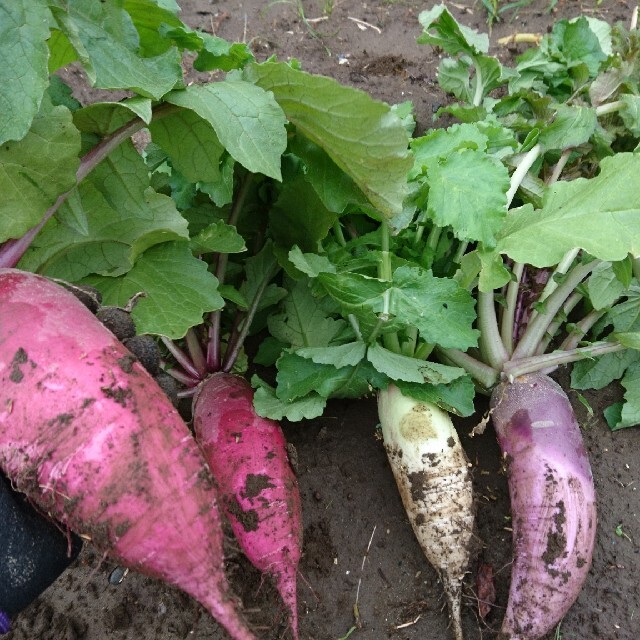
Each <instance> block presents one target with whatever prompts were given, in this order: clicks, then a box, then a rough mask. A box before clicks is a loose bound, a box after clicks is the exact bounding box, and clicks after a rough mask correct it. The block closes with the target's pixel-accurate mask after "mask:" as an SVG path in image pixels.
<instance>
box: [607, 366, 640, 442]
mask: <svg viewBox="0 0 640 640" xmlns="http://www.w3.org/2000/svg"><path fill="white" fill-rule="evenodd" d="M622 386H623V387H624V389H625V393H624V404H623V406H622V412H621V413H620V420H619V421H618V422H617V424H615V425H614V426H611V425H609V426H610V427H611V429H612V430H613V431H616V430H618V429H625V428H627V427H635V426H636V425H638V424H640V362H638V361H636V362H634V363H633V364H632V365H631V366H630V367H629V368H628V369H627V372H626V373H625V375H624V378H622Z"/></svg>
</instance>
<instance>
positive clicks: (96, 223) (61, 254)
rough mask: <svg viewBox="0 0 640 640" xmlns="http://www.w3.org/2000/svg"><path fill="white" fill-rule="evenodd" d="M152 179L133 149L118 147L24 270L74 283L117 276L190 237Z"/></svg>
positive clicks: (39, 242) (52, 225) (44, 234)
mask: <svg viewBox="0 0 640 640" xmlns="http://www.w3.org/2000/svg"><path fill="white" fill-rule="evenodd" d="M148 180H149V178H148V173H147V170H146V166H145V164H144V161H143V160H142V158H141V157H140V156H139V155H138V153H137V152H136V150H135V149H134V147H133V145H132V144H131V143H130V142H126V143H123V144H122V145H120V146H119V147H118V148H117V149H116V150H114V151H113V152H112V154H111V155H110V156H109V159H108V160H106V161H104V162H103V163H101V164H100V165H99V166H98V167H97V168H96V169H95V170H94V171H93V172H92V173H91V174H90V176H89V177H88V178H87V179H85V180H84V181H83V182H82V183H81V184H80V186H79V187H78V188H77V190H75V191H74V192H73V193H72V197H71V198H69V199H68V200H67V202H66V203H65V204H64V205H63V206H62V207H61V209H60V212H59V214H58V216H56V217H55V218H52V219H51V220H49V222H48V223H47V224H46V225H45V227H44V228H43V230H42V231H41V232H40V233H39V234H38V235H37V236H36V238H35V239H34V241H33V243H32V244H31V247H30V248H29V250H28V251H27V253H26V254H25V256H24V258H23V259H22V261H21V262H20V266H21V268H24V269H27V270H29V271H38V272H41V273H46V274H48V275H50V276H55V277H58V278H63V279H67V280H71V281H76V280H79V279H80V278H83V277H84V276H86V275H88V274H89V273H99V274H103V275H109V276H117V275H120V274H122V273H125V272H126V271H128V270H129V269H130V268H131V266H132V265H133V263H134V262H135V260H136V259H137V257H138V256H139V255H140V254H141V253H143V252H144V251H145V250H146V249H148V248H149V247H151V246H153V245H155V244H159V243H162V242H166V241H167V240H177V239H180V238H184V239H186V238H188V237H189V236H188V229H187V222H186V220H185V219H184V218H183V217H182V216H181V215H180V214H179V213H178V211H177V209H176V207H175V203H174V201H173V200H172V199H171V198H169V197H168V196H164V195H161V194H159V193H156V192H155V191H153V189H151V187H149V186H148ZM70 221H72V222H71V224H70Z"/></svg>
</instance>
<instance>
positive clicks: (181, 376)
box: [164, 368, 200, 388]
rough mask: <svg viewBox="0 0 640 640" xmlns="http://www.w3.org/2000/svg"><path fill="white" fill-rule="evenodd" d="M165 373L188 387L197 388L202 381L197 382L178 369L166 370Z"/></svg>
mask: <svg viewBox="0 0 640 640" xmlns="http://www.w3.org/2000/svg"><path fill="white" fill-rule="evenodd" d="M164 372H165V373H168V374H169V375H170V376H171V377H172V378H173V379H174V380H177V381H178V382H180V383H182V384H183V385H185V386H186V387H190V388H192V387H197V386H198V385H199V384H200V380H196V379H195V378H192V377H191V376H188V375H187V374H186V373H183V372H182V371H178V369H173V368H171V369H165V370H164Z"/></svg>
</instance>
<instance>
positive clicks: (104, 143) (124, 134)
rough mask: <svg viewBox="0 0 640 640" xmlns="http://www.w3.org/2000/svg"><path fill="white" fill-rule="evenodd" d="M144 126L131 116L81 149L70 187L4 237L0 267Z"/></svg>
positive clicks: (169, 109)
mask: <svg viewBox="0 0 640 640" xmlns="http://www.w3.org/2000/svg"><path fill="white" fill-rule="evenodd" d="M178 109H179V107H177V106H175V105H173V104H168V103H164V104H161V105H160V106H159V107H156V108H155V109H154V110H153V117H154V119H155V120H158V119H159V118H163V117H165V116H167V115H169V114H171V113H174V112H175V111H177V110H178ZM146 126H147V123H146V122H144V120H141V119H140V118H137V117H136V118H134V119H133V120H130V121H129V122H127V123H126V124H124V125H122V126H121V127H120V128H119V129H116V130H115V131H114V132H113V133H110V134H109V135H108V136H106V137H104V138H103V139H102V140H101V141H100V142H98V144H97V145H96V146H95V147H93V149H91V150H90V151H88V152H87V153H85V155H84V156H82V158H81V159H80V166H79V167H78V170H77V171H76V184H75V186H74V187H73V188H72V189H69V191H66V192H65V193H62V194H60V195H59V196H58V198H57V199H56V201H55V202H54V204H53V205H51V207H49V208H48V209H47V211H46V212H45V213H44V215H43V216H42V219H41V220H40V222H39V223H38V224H37V225H36V226H35V227H32V228H31V229H29V231H27V232H26V233H25V234H24V235H23V236H22V237H21V238H16V239H12V240H7V241H6V242H5V243H4V244H3V245H2V246H1V247H0V267H8V268H11V267H15V266H16V265H17V264H18V262H20V260H21V259H22V256H23V255H24V254H25V252H26V251H27V249H28V248H29V247H30V246H31V243H32V242H33V240H34V238H35V237H36V236H37V235H38V233H40V231H41V229H42V227H44V225H45V224H46V223H47V222H48V221H49V220H50V219H51V217H52V216H53V215H55V213H56V212H57V211H58V209H59V208H60V207H61V206H62V205H63V204H64V203H65V202H66V201H67V199H68V198H69V196H70V195H71V193H72V192H73V190H74V189H75V188H76V187H77V186H78V185H79V184H80V183H81V182H82V181H83V180H84V179H85V178H86V177H87V176H88V175H89V173H91V171H93V169H95V168H96V166H97V165H98V164H100V162H102V161H103V160H104V159H105V158H106V157H107V156H108V155H109V154H110V153H111V152H112V151H113V150H114V149H115V148H116V147H119V146H120V145H121V144H122V143H123V142H124V141H125V140H127V139H128V138H130V137H131V136H132V135H133V134H134V133H136V132H138V131H140V129H143V128H144V127H146Z"/></svg>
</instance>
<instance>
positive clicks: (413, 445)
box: [378, 384, 475, 640]
mask: <svg viewBox="0 0 640 640" xmlns="http://www.w3.org/2000/svg"><path fill="white" fill-rule="evenodd" d="M378 415H379V417H380V424H381V426H382V436H383V439H384V446H385V449H386V451H387V456H388V458H389V462H390V464H391V468H392V470H393V475H394V477H395V479H396V483H397V485H398V489H399V491H400V495H401V497H402V502H403V504H404V507H405V509H406V511H407V514H408V516H409V520H410V522H411V526H412V527H413V530H414V532H415V535H416V537H417V538H418V542H419V543H420V546H421V548H422V550H423V551H424V553H425V555H426V556H427V559H428V560H429V562H430V563H431V564H432V565H433V566H434V567H435V569H436V570H437V571H438V573H439V574H440V577H441V579H442V582H443V585H444V589H445V593H446V596H447V601H448V604H449V613H450V616H451V621H452V624H453V631H454V635H455V637H456V640H461V639H462V637H463V635H462V622H461V604H460V601H461V595H462V580H463V577H464V574H465V572H466V570H467V566H468V564H469V559H470V555H471V549H472V538H473V526H474V518H475V515H474V505H473V494H472V486H471V474H470V471H469V464H468V461H467V457H466V455H465V453H464V451H463V449H462V446H461V444H460V439H459V438H458V434H457V433H456V431H455V429H454V427H453V424H452V422H451V419H450V418H449V415H448V414H447V413H445V412H444V411H442V410H441V409H440V408H438V407H437V406H435V405H432V404H429V403H426V402H418V401H416V400H413V399H411V398H409V397H407V396H404V395H403V394H402V393H401V392H400V390H399V389H398V388H397V387H396V386H395V385H393V384H390V385H389V387H387V389H384V390H381V391H379V393H378Z"/></svg>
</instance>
